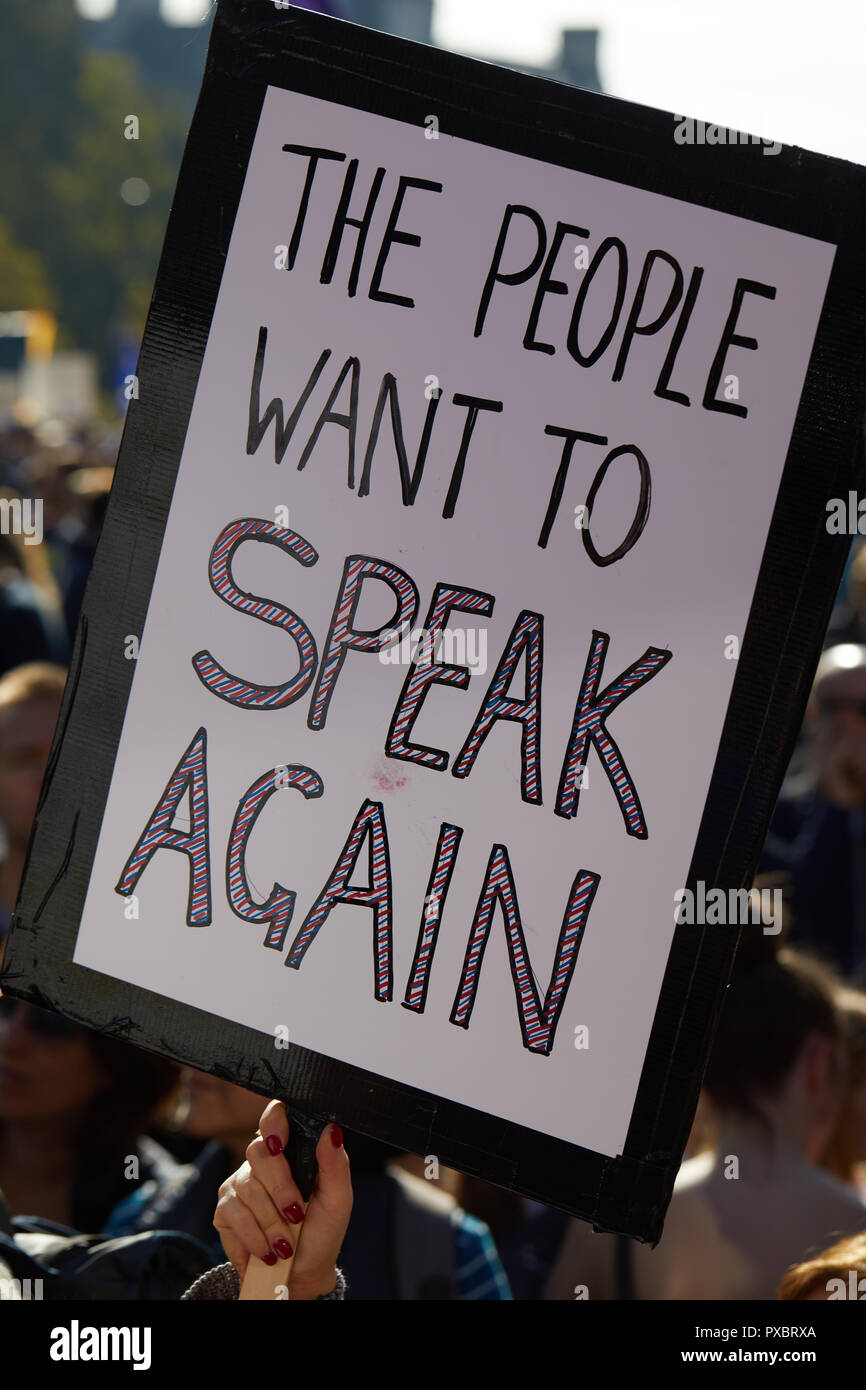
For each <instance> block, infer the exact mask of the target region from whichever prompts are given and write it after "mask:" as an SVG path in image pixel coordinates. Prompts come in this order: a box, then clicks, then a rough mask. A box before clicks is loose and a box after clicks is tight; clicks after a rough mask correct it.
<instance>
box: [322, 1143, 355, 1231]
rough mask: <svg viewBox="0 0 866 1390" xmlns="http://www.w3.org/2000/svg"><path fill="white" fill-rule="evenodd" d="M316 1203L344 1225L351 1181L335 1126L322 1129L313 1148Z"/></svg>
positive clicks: (350, 1192)
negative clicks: (342, 1221) (314, 1151)
mask: <svg viewBox="0 0 866 1390" xmlns="http://www.w3.org/2000/svg"><path fill="white" fill-rule="evenodd" d="M316 1164H317V1166H318V1173H317V1175H316V1187H315V1191H314V1194H313V1195H314V1196H315V1199H316V1201H317V1202H318V1203H319V1204H320V1205H321V1206H322V1208H324V1209H325V1210H326V1211H328V1212H330V1213H332V1214H333V1215H334V1216H338V1217H340V1218H343V1219H345V1221H346V1223H347V1224H348V1220H349V1215H350V1213H351V1210H352V1180H351V1177H350V1173H349V1156H348V1154H347V1153H346V1150H345V1149H344V1147H343V1131H342V1130H341V1129H340V1126H339V1125H337V1124H329V1125H325V1128H324V1129H323V1130H322V1133H321V1134H320V1135H319V1142H318V1143H317V1145H316Z"/></svg>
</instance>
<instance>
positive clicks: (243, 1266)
mask: <svg viewBox="0 0 866 1390" xmlns="http://www.w3.org/2000/svg"><path fill="white" fill-rule="evenodd" d="M219 1237H220V1242H221V1244H222V1248H223V1250H224V1251H225V1252H226V1259H227V1260H228V1261H229V1263H230V1264H233V1265H234V1267H235V1269H236V1270H237V1272H238V1278H239V1279H240V1281H241V1283H243V1281H244V1275H245V1274H246V1272H247V1265H248V1264H249V1262H250V1256H249V1251H248V1250H247V1248H246V1246H245V1245H244V1243H243V1241H242V1240H238V1238H237V1236H235V1235H232V1232H231V1231H220V1233H219Z"/></svg>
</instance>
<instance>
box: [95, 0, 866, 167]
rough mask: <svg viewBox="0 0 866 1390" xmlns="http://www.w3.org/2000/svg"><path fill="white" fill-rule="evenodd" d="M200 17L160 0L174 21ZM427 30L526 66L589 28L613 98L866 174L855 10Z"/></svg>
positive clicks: (630, 0) (568, 6) (575, 5)
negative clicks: (817, 154)
mask: <svg viewBox="0 0 866 1390" xmlns="http://www.w3.org/2000/svg"><path fill="white" fill-rule="evenodd" d="M79 7H80V8H81V9H82V10H84V11H85V12H87V13H89V14H91V15H93V16H94V17H97V16H98V15H99V14H102V13H105V12H107V11H110V10H112V9H113V8H114V0H79ZM208 8H209V4H208V0H163V12H164V13H165V15H166V17H167V18H169V19H171V20H174V21H176V22H186V23H189V22H192V21H194V20H196V19H198V18H199V17H200V16H201V15H202V14H203V13H205V12H206V11H207V10H208ZM434 23H435V31H434V32H435V38H436V42H437V43H439V44H441V45H442V46H443V47H444V48H451V49H453V50H454V51H456V52H461V53H471V54H474V55H476V56H478V57H484V58H489V59H491V60H493V61H496V60H499V61H502V62H523V63H526V64H530V65H533V66H542V65H544V64H547V63H549V62H551V61H552V60H553V59H554V57H555V55H556V53H557V50H558V48H559V38H560V33H561V30H562V29H563V28H566V27H568V28H587V27H591V28H598V29H600V30H601V33H602V37H601V44H600V53H599V67H600V70H601V79H602V85H603V86H604V89H605V91H607V92H609V93H611V95H613V96H618V97H624V98H626V99H627V100H629V101H637V102H642V103H644V104H645V105H647V106H656V107H661V108H662V109H664V110H668V111H673V112H675V113H677V114H681V115H693V116H698V117H701V118H703V119H705V120H709V121H713V122H716V123H717V124H719V125H727V126H730V127H731V128H733V129H738V130H748V131H751V132H752V133H754V134H757V135H761V136H764V137H766V138H770V139H779V140H783V141H785V142H786V143H787V144H795V145H803V146H805V147H806V148H807V149H813V150H820V151H822V152H823V153H825V154H835V155H839V156H840V157H842V158H843V159H853V160H856V161H858V162H860V163H864V164H866V115H864V106H863V92H864V87H866V58H864V54H866V4H864V3H863V0H821V4H820V5H815V4H813V3H812V0H724V2H722V0H437V2H436V9H435V21H434Z"/></svg>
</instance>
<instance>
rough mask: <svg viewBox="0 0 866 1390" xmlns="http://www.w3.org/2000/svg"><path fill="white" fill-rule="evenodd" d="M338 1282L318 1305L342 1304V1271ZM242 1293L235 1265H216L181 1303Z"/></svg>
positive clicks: (183, 1296)
mask: <svg viewBox="0 0 866 1390" xmlns="http://www.w3.org/2000/svg"><path fill="white" fill-rule="evenodd" d="M336 1275H337V1282H336V1285H335V1287H334V1288H333V1289H332V1291H331V1292H330V1293H322V1294H319V1297H318V1298H317V1299H316V1302H317V1303H328V1302H335V1303H336V1302H342V1300H343V1299H344V1298H345V1297H346V1280H345V1279H344V1278H343V1273H342V1271H341V1270H339V1269H338V1270H337V1271H336ZM240 1291H241V1281H240V1279H239V1278H238V1273H237V1270H236V1269H235V1267H234V1265H231V1264H224V1265H216V1266H215V1267H214V1268H213V1269H209V1270H207V1271H206V1273H204V1274H202V1275H201V1277H200V1278H199V1279H196V1281H195V1283H194V1284H193V1285H191V1287H190V1288H188V1289H187V1291H186V1293H185V1294H181V1301H183V1300H184V1299H186V1300H189V1301H196V1302H197V1301H199V1300H210V1299H228V1300H231V1299H237V1296H238V1294H239V1293H240Z"/></svg>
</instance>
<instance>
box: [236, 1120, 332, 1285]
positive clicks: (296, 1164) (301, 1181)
mask: <svg viewBox="0 0 866 1390" xmlns="http://www.w3.org/2000/svg"><path fill="white" fill-rule="evenodd" d="M286 1108H287V1112H288V1116H289V1142H288V1144H287V1145H286V1147H285V1149H284V1150H283V1152H284V1154H285V1156H286V1158H287V1159H288V1161H289V1167H290V1168H291V1170H292V1177H293V1178H294V1180H295V1182H296V1183H297V1185H298V1187H299V1188H300V1191H301V1197H302V1198H303V1202H304V1211H306V1209H307V1203H308V1202H309V1200H310V1197H311V1196H312V1192H313V1187H314V1186H315V1182H316V1173H317V1171H318V1169H317V1165H316V1144H317V1142H318V1134H317V1133H316V1129H315V1128H314V1125H315V1123H316V1122H315V1121H311V1120H310V1119H309V1118H308V1117H307V1116H305V1115H298V1114H293V1113H292V1112H291V1111H290V1110H288V1107H286ZM302 1230H303V1227H302V1226H300V1225H298V1226H293V1227H292V1238H291V1242H290V1243H291V1245H292V1248H293V1249H295V1250H297V1248H298V1240H299V1239H300V1235H301V1232H302ZM294 1259H295V1257H294V1255H292V1256H291V1258H290V1259H288V1260H279V1261H278V1262H277V1264H275V1265H266V1264H265V1262H264V1260H260V1259H259V1258H258V1256H256V1255H251V1256H250V1260H249V1264H248V1265H247V1271H246V1274H245V1275H244V1277H243V1280H242V1282H241V1291H240V1294H239V1295H238V1297H239V1299H240V1300H241V1301H242V1302H246V1301H248V1300H250V1299H267V1300H270V1301H271V1302H273V1301H274V1300H277V1301H279V1300H280V1299H285V1297H286V1292H285V1291H286V1290H287V1289H288V1288H289V1287H290V1281H291V1274H292V1265H293V1263H294Z"/></svg>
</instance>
